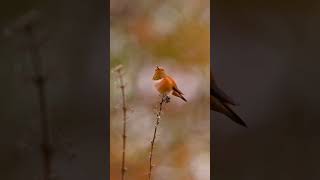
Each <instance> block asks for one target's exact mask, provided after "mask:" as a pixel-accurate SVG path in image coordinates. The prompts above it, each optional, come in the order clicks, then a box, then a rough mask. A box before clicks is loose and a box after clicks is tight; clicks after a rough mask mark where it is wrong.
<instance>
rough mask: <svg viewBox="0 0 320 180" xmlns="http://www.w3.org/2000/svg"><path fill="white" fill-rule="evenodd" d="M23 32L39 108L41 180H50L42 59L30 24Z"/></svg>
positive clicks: (49, 141) (48, 133)
mask: <svg viewBox="0 0 320 180" xmlns="http://www.w3.org/2000/svg"><path fill="white" fill-rule="evenodd" d="M24 32H25V34H26V36H27V37H28V38H29V43H30V45H29V46H28V47H29V51H30V55H31V58H32V66H33V71H34V75H33V82H34V85H35V87H36V88H37V91H38V98H39V108H40V127H41V138H42V139H41V151H42V155H43V168H44V169H43V179H44V180H50V178H51V175H52V172H51V170H52V168H51V166H52V149H51V138H50V129H49V121H48V112H47V97H46V83H47V79H46V77H45V75H44V73H43V69H42V59H41V57H40V54H39V49H38V46H37V43H36V42H35V36H34V29H33V25H32V24H26V25H25V27H24Z"/></svg>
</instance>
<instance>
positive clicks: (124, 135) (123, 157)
mask: <svg viewBox="0 0 320 180" xmlns="http://www.w3.org/2000/svg"><path fill="white" fill-rule="evenodd" d="M117 72H118V74H119V80H120V89H121V96H122V112H123V130H122V163H121V180H125V174H126V171H127V168H126V140H127V135H126V132H127V104H126V97H125V86H124V82H123V77H122V72H121V68H119V69H118V70H117Z"/></svg>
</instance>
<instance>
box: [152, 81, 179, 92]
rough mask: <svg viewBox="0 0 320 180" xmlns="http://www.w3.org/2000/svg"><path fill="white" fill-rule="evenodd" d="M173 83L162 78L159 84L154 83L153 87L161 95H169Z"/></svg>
mask: <svg viewBox="0 0 320 180" xmlns="http://www.w3.org/2000/svg"><path fill="white" fill-rule="evenodd" d="M174 84H175V83H174V81H173V80H171V79H170V78H169V77H165V78H162V79H161V80H160V81H159V82H156V84H155V87H156V89H157V90H158V91H159V92H160V93H161V94H164V93H170V92H171V91H172V88H173V87H174Z"/></svg>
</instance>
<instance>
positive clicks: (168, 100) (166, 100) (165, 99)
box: [164, 95, 170, 103]
mask: <svg viewBox="0 0 320 180" xmlns="http://www.w3.org/2000/svg"><path fill="white" fill-rule="evenodd" d="M164 102H166V103H169V102H170V97H169V96H168V95H165V96H164Z"/></svg>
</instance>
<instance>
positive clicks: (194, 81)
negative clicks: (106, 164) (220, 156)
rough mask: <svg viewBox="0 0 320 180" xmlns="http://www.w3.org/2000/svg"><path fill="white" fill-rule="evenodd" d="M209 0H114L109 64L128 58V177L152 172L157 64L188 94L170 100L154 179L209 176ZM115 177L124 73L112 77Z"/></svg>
mask: <svg viewBox="0 0 320 180" xmlns="http://www.w3.org/2000/svg"><path fill="white" fill-rule="evenodd" d="M209 3H210V1H209V0H200V1H199V0H187V1H182V0H173V1H157V0H155V1H144V0H138V1H126V0H121V1H117V0H111V3H110V6H111V7H110V19H111V22H110V52H111V54H110V59H111V69H112V68H114V67H116V66H117V65H119V64H122V65H123V66H124V70H125V74H124V78H125V83H126V95H127V103H128V105H129V109H130V111H129V112H128V117H129V118H128V124H127V129H128V132H127V135H128V138H127V168H128V171H127V177H128V179H137V180H140V179H146V178H147V175H148V165H149V162H148V159H149V152H150V141H151V139H152V134H153V130H154V124H155V120H156V114H155V113H156V110H157V109H158V106H159V102H160V97H159V94H158V93H157V92H156V90H155V89H154V87H153V86H154V83H153V82H152V80H151V78H152V76H153V73H154V69H155V66H156V65H159V66H161V67H164V68H165V69H166V71H167V73H168V74H169V75H171V76H172V77H174V78H175V79H176V81H177V84H178V87H179V88H180V89H181V90H182V91H183V92H184V94H185V97H186V99H188V102H187V103H185V102H183V101H182V100H181V99H179V98H176V97H172V98H171V102H170V103H169V104H167V105H165V108H164V114H163V115H162V118H161V121H160V129H159V131H158V136H157V139H156V145H155V150H154V163H155V165H156V166H155V168H154V169H153V179H155V180H168V179H172V180H180V179H181V180H206V179H210V121H209V119H210V111H209V87H210V82H209V81H210V79H209V71H210V7H209V6H210V4H209ZM110 112H111V113H110V117H111V119H110V125H111V126H110V158H111V159H110V172H111V176H110V179H112V180H114V179H120V170H121V158H122V154H121V152H122V109H121V94H120V89H119V80H118V77H117V75H116V74H115V73H111V77H110Z"/></svg>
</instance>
